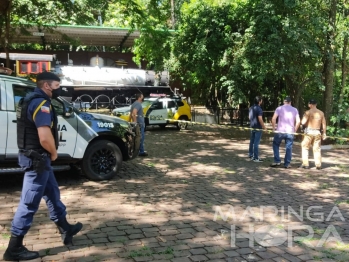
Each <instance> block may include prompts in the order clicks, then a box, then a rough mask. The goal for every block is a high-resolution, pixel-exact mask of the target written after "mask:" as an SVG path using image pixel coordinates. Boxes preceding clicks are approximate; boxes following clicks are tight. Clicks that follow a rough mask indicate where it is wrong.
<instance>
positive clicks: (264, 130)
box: [143, 116, 349, 141]
mask: <svg viewBox="0 0 349 262" xmlns="http://www.w3.org/2000/svg"><path fill="white" fill-rule="evenodd" d="M143 117H144V116H143ZM153 120H166V121H168V122H181V123H187V124H190V125H202V126H219V127H222V126H225V127H229V128H234V129H239V130H258V131H263V132H265V133H270V134H277V133H279V134H290V135H295V136H305V135H308V136H322V135H313V134H305V133H285V132H279V131H274V130H266V129H257V128H251V127H241V126H232V125H229V124H207V123H201V122H193V121H187V120H176V119H164V118H161V117H159V118H156V119H153ZM327 138H330V139H338V140H344V141H349V138H345V137H338V136H327V135H326V139H327Z"/></svg>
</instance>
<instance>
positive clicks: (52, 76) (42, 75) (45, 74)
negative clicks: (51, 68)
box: [36, 72, 61, 82]
mask: <svg viewBox="0 0 349 262" xmlns="http://www.w3.org/2000/svg"><path fill="white" fill-rule="evenodd" d="M41 80H51V81H58V82H60V81H61V79H60V78H59V77H58V76H57V75H56V74H54V73H51V72H42V73H40V74H38V76H37V77H36V81H41Z"/></svg>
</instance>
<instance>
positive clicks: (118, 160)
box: [0, 75, 140, 180]
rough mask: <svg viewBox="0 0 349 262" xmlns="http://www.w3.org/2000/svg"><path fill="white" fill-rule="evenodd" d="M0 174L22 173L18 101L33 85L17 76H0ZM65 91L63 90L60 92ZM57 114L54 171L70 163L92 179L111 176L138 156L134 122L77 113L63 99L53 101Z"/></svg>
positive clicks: (136, 133) (138, 135)
mask: <svg viewBox="0 0 349 262" xmlns="http://www.w3.org/2000/svg"><path fill="white" fill-rule="evenodd" d="M0 87H1V93H0V103H1V104H0V107H1V108H0V109H1V110H0V124H1V128H0V137H1V139H0V174H1V173H11V172H12V173H15V172H19V171H21V170H20V169H19V168H18V166H17V165H16V163H17V154H18V148H17V129H16V128H17V123H16V108H17V105H18V102H19V101H20V99H21V98H22V97H25V96H26V94H27V93H29V92H32V91H33V90H34V88H35V84H34V83H33V82H30V81H26V80H23V79H20V78H16V77H10V76H4V75H0ZM62 92H64V88H63V91H62ZM52 105H53V106H54V108H55V111H56V113H57V115H58V137H59V147H58V159H57V160H56V161H54V162H53V163H52V164H53V166H54V169H56V170H64V169H68V168H69V167H70V165H71V164H77V165H79V166H80V167H81V169H82V171H83V173H84V174H85V175H86V176H87V177H88V178H89V179H91V180H105V179H110V178H112V177H114V176H115V175H116V174H117V173H118V171H119V170H120V168H121V165H122V161H126V160H130V159H133V158H135V157H136V156H137V155H138V151H139V143H140V132H139V127H138V126H137V124H135V123H129V122H127V121H125V120H123V119H120V118H118V117H114V116H107V115H102V114H94V113H88V112H80V111H79V110H77V109H76V108H74V107H73V106H72V105H71V104H70V103H69V102H67V101H66V100H64V99H63V98H62V97H59V98H58V99H53V100H52Z"/></svg>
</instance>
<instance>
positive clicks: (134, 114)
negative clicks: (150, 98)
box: [130, 93, 148, 156]
mask: <svg viewBox="0 0 349 262" xmlns="http://www.w3.org/2000/svg"><path fill="white" fill-rule="evenodd" d="M135 96H136V101H135V102H134V103H133V104H132V105H131V110H130V118H131V120H132V121H133V122H136V123H138V124H139V127H140V131H141V144H140V147H139V154H138V155H139V156H148V153H147V152H145V151H144V138H145V121H144V114H143V107H142V101H143V99H144V96H143V94H142V93H137V94H136V95H135Z"/></svg>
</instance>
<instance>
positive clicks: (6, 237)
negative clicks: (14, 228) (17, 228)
mask: <svg viewBox="0 0 349 262" xmlns="http://www.w3.org/2000/svg"><path fill="white" fill-rule="evenodd" d="M1 236H2V238H3V239H10V237H11V234H9V233H2V234H1Z"/></svg>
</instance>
